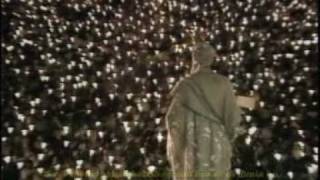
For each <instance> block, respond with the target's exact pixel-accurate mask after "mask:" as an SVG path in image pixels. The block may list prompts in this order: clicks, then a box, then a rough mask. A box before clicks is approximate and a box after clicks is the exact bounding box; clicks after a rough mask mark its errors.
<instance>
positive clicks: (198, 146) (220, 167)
mask: <svg viewBox="0 0 320 180" xmlns="http://www.w3.org/2000/svg"><path fill="white" fill-rule="evenodd" d="M171 93H172V95H173V99H172V102H171V105H170V107H169V110H168V112H167V114H166V126H167V130H168V137H167V138H168V139H167V156H168V159H169V162H170V165H171V168H172V172H173V179H174V180H186V179H188V180H189V179H196V180H201V179H210V180H215V179H217V180H224V179H229V178H230V176H231V172H230V169H231V157H232V142H233V140H234V139H235V138H236V137H237V134H238V132H240V129H239V128H240V126H239V124H240V120H241V110H240V108H239V107H238V106H237V104H236V98H235V96H234V94H233V91H232V85H231V83H230V82H229V80H227V79H226V78H225V77H223V76H220V75H217V74H214V73H212V72H210V70H200V71H199V72H197V73H195V74H193V75H191V76H190V77H188V78H185V79H184V80H182V81H181V82H180V83H178V84H177V85H176V87H175V88H174V89H173V90H172V92H171Z"/></svg>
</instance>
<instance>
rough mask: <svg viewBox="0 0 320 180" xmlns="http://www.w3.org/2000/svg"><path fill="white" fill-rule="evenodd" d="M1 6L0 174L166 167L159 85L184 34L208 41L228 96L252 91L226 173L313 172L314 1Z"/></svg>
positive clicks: (127, 172)
mask: <svg viewBox="0 0 320 180" xmlns="http://www.w3.org/2000/svg"><path fill="white" fill-rule="evenodd" d="M1 8H2V12H1V16H2V20H1V35H2V43H1V52H2V61H1V63H2V65H1V67H2V79H1V83H2V94H1V95H2V97H1V105H2V111H1V114H2V125H1V145H2V146H1V148H2V149H1V157H2V163H3V165H2V166H1V172H2V173H1V174H2V179H4V180H7V179H15V178H16V179H18V178H19V177H20V178H21V179H27V178H31V179H44V178H48V179H50V178H51V179H78V180H80V179H98V177H99V178H100V179H120V176H123V177H126V178H127V179H130V178H131V179H141V178H142V176H145V177H149V178H151V179H166V178H168V176H167V177H165V175H168V174H167V172H168V171H169V170H170V167H169V165H168V162H167V158H166V152H165V144H166V129H165V121H164V115H165V112H166V110H167V108H168V104H169V103H170V98H169V96H168V93H169V92H170V90H171V89H172V87H173V86H174V85H175V83H176V82H178V81H179V80H180V79H181V78H183V77H185V76H186V75H188V73H189V71H190V62H191V55H190V49H191V47H192V42H193V41H192V40H194V39H197V38H198V39H201V40H205V41H208V42H209V43H210V44H211V45H212V46H213V47H214V48H215V49H217V52H218V54H219V58H218V59H216V60H215V63H214V65H213V66H212V69H213V71H215V72H217V73H220V74H223V75H225V76H226V77H228V78H229V79H230V80H231V81H232V83H233V85H234V88H235V91H236V94H240V95H252V94H253V93H258V94H259V95H260V98H261V100H260V101H259V107H258V109H254V110H253V109H245V110H244V112H245V114H244V116H243V124H244V126H245V127H246V128H247V131H248V132H247V133H246V134H245V135H243V136H241V137H239V138H238V139H237V146H236V148H235V151H237V153H236V154H235V157H234V158H233V167H232V170H233V172H234V179H237V178H243V177H245V176H246V175H249V174H250V173H251V174H252V173H254V174H255V175H257V174H258V175H259V174H260V173H262V175H261V176H260V177H259V178H261V179H277V178H280V179H313V178H314V179H316V174H317V172H318V165H317V163H318V146H317V145H318V142H319V139H318V136H317V132H318V131H319V129H318V123H317V121H318V117H319V115H318V111H317V107H318V102H317V97H318V91H317V81H316V79H317V76H318V74H317V70H318V69H317V66H316V65H317V60H316V59H317V56H318V49H317V42H318V34H317V28H318V19H317V11H316V1H312V0H281V1H274V0H259V1H253V0H237V1H232V0H217V1H213V0H210V1H206V0H167V1H165V0H153V1H151V0H150V1H144V0H3V1H1ZM157 174H158V177H156V176H157ZM135 175H136V176H135ZM139 175H140V176H141V177H137V176H139ZM256 178H258V177H256Z"/></svg>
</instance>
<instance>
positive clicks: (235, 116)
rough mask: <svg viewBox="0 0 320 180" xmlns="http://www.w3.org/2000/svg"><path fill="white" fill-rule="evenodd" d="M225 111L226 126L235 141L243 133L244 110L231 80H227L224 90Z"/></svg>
mask: <svg viewBox="0 0 320 180" xmlns="http://www.w3.org/2000/svg"><path fill="white" fill-rule="evenodd" d="M223 111H224V112H223V118H224V123H225V128H226V131H227V133H228V135H229V138H230V139H231V140H232V141H233V140H234V139H235V138H236V137H237V136H238V135H239V134H241V133H243V131H244V128H243V127H241V126H240V123H241V120H242V117H241V114H242V110H241V109H240V107H239V104H238V101H237V97H236V96H235V94H234V92H233V87H232V84H231V83H230V82H229V81H227V83H226V87H225V91H224V103H223Z"/></svg>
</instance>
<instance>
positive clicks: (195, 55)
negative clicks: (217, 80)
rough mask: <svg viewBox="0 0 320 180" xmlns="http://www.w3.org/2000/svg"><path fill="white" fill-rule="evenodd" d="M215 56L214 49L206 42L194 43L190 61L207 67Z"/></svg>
mask: <svg viewBox="0 0 320 180" xmlns="http://www.w3.org/2000/svg"><path fill="white" fill-rule="evenodd" d="M215 57H217V52H216V50H215V49H214V48H213V47H212V46H211V45H210V44H209V43H207V42H204V43H199V44H196V45H195V46H194V47H193V50H192V62H193V64H198V66H200V68H201V67H208V66H210V65H211V64H212V62H213V59H214V58H215Z"/></svg>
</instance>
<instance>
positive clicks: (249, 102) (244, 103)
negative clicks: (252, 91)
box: [236, 95, 259, 109]
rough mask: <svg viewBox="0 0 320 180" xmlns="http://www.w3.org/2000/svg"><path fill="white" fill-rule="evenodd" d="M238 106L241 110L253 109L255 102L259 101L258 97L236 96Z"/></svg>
mask: <svg viewBox="0 0 320 180" xmlns="http://www.w3.org/2000/svg"><path fill="white" fill-rule="evenodd" d="M236 99H237V104H238V106H240V107H242V108H250V109H255V108H256V106H257V102H258V101H259V96H258V95H255V96H240V95H238V96H236Z"/></svg>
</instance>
